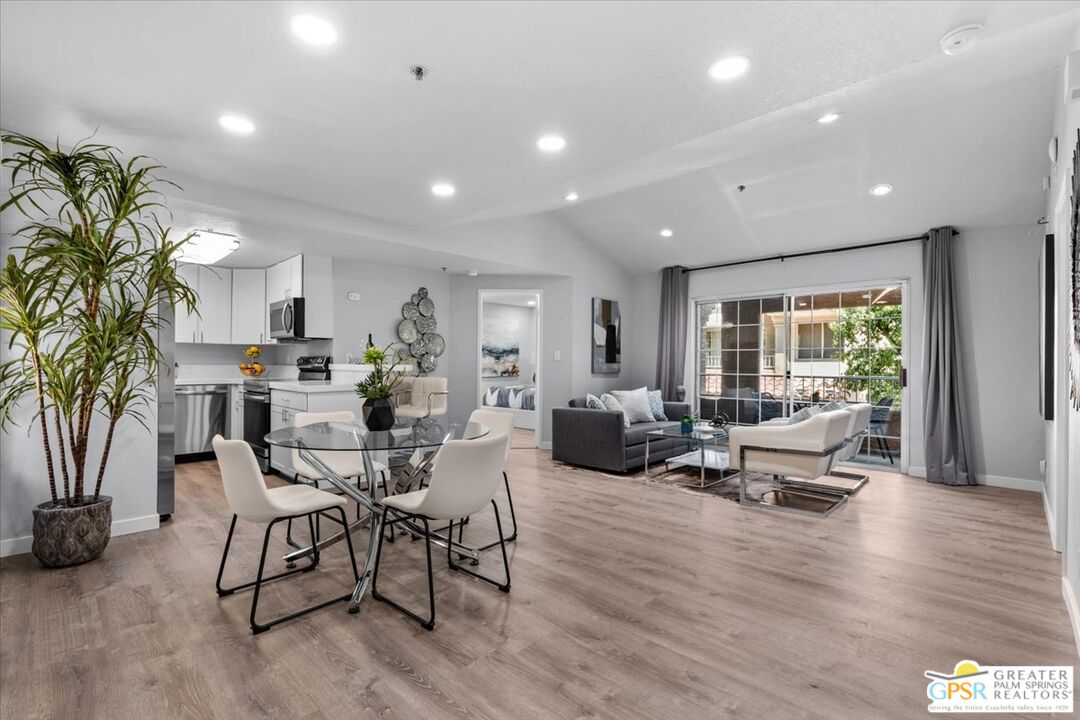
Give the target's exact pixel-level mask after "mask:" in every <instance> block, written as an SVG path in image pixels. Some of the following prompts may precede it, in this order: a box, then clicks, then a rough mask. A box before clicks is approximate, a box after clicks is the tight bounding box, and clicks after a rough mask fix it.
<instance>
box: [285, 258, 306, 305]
mask: <svg viewBox="0 0 1080 720" xmlns="http://www.w3.org/2000/svg"><path fill="white" fill-rule="evenodd" d="M283 264H284V265H285V266H286V267H288V268H289V287H288V297H291V298H294V297H304V289H305V288H304V256H303V255H296V256H294V257H291V258H289V259H288V260H286V261H285V262H284V263H283Z"/></svg>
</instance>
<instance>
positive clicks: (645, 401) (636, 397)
mask: <svg viewBox="0 0 1080 720" xmlns="http://www.w3.org/2000/svg"><path fill="white" fill-rule="evenodd" d="M611 394H612V395H614V396H615V399H616V400H618V401H619V403H620V404H621V405H622V407H623V412H625V413H626V417H627V419H628V420H629V421H630V422H632V423H640V422H652V421H653V419H654V418H653V413H652V409H651V408H650V407H649V389H648V388H644V387H640V388H638V389H637V390H612V391H611Z"/></svg>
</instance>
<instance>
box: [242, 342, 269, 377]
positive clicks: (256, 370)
mask: <svg viewBox="0 0 1080 720" xmlns="http://www.w3.org/2000/svg"><path fill="white" fill-rule="evenodd" d="M260 355H262V348H261V347H259V346H258V345H252V346H251V347H249V348H247V349H246V350H244V357H246V358H247V359H248V362H242V363H240V365H239V367H240V372H242V373H244V375H245V376H246V377H259V376H260V375H262V374H263V373H264V372H266V366H265V365H263V364H262V363H261V362H259V356H260Z"/></svg>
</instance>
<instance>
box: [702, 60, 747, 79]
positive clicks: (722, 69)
mask: <svg viewBox="0 0 1080 720" xmlns="http://www.w3.org/2000/svg"><path fill="white" fill-rule="evenodd" d="M749 69H750V58H747V57H743V56H742V55H735V56H733V57H727V58H724V59H723V60H717V61H716V62H714V63H713V64H712V65H710V66H709V77H711V78H712V79H713V80H734V79H735V78H737V77H739V76H740V75H745V74H746V71H747V70H749Z"/></svg>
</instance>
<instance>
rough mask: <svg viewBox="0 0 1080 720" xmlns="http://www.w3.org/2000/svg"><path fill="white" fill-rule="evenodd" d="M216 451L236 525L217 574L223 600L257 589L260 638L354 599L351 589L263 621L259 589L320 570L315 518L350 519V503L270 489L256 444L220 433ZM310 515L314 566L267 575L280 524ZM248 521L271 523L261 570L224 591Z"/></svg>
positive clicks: (302, 490) (308, 490) (254, 606)
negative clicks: (327, 514) (238, 534)
mask: <svg viewBox="0 0 1080 720" xmlns="http://www.w3.org/2000/svg"><path fill="white" fill-rule="evenodd" d="M213 444H214V453H215V454H216V455H217V462H218V468H219V469H220V471H221V482H222V485H223V486H224V489H225V499H226V500H227V501H228V503H229V507H230V509H231V510H232V513H233V516H232V522H231V523H230V524H229V535H228V537H227V538H226V540H225V549H224V551H223V552H222V554H221V565H220V567H219V568H218V574H217V582H216V588H217V594H218V596H219V597H224V596H226V595H232V594H233V593H235V592H236V591H238V590H244V589H246V588H250V587H254V588H255V592H254V594H253V595H252V597H251V615H250V618H249V620H250V623H251V632H252V633H253V634H256V635H257V634H259V633H261V632H263V631H265V630H269V629H270V628H271V627H273V626H275V625H278V624H280V623H283V622H286V621H287V620H292V619H293V618H297V617H300V616H301V615H306V614H307V613H310V612H314V611H315V610H321V609H322V608H324V607H328V606H330V605H333V604H334V603H339V602H344V601H346V600H350V599H351V598H352V590H353V587H354V586H352V585H351V586H350V587H349V592H348V593H346V594H345V595H341V596H340V597H335V598H332V599H330V600H327V601H325V602H321V603H319V604H317V605H312V606H310V607H306V608H304V609H303V610H299V611H297V612H294V613H290V614H288V615H284V616H282V617H279V618H276V619H274V620H271V621H269V622H259V621H258V620H257V618H256V611H257V610H258V607H259V591H260V590H261V589H262V586H263V584H264V583H268V582H271V581H273V580H279V579H281V578H285V577H288V576H290V575H295V574H296V573H304V572H308V571H310V570H314V569H315V567H316V566H317V565H318V564H319V559H320V552H319V549H318V546H317V545H315V523H314V520H313V519H312V518H313V516H314V515H315V514H316V513H320V512H324V511H329V510H336V511H337V512H338V513H339V514H340V516H341V522H342V523H343V524H344V523H346V520H345V509H344V508H345V504H346V500H345V498H343V497H340V496H338V495H334V494H333V493H328V492H325V491H323V490H319V489H317V488H313V487H311V486H310V485H285V486H283V487H276V488H267V487H266V482H265V481H264V480H263V475H262V472H261V471H260V470H259V465H258V462H257V461H256V460H255V453H253V452H252V450H251V446H250V445H248V444H247V443H246V442H244V441H243V440H226V439H225V438H223V437H221V436H220V435H216V436H215V437H214V440H213ZM303 517H306V518H307V521H308V530H309V531H310V532H311V542H312V545H313V546H314V552H313V553H312V556H311V562H310V563H309V564H307V565H305V566H303V567H300V568H295V569H292V570H286V571H285V572H281V573H278V574H276V575H271V576H270V577H264V576H263V573H264V571H265V569H266V551H267V548H268V547H269V545H270V531H271V530H273V528H274V525H276V524H277V523H279V522H281V521H282V520H292V519H296V518H303ZM237 520H244V521H246V522H251V523H259V524H262V523H266V532H265V534H264V535H263V544H262V552H261V553H260V555H259V571H258V573H257V574H256V576H255V579H254V580H252V581H251V582H246V583H242V584H240V585H235V586H233V587H229V588H226V587H222V585H221V578H222V576H223V575H224V574H225V562H226V560H227V559H228V557H229V549H230V548H231V547H232V540H233V532H234V531H235V530H236V521H237ZM345 542H346V544H347V547H348V549H349V562H350V563H351V564H352V571H353V581H354V583H358V582H360V572H359V570H357V567H356V557H355V555H353V546H352V537H351V536H350V535H349V534H348V533H345Z"/></svg>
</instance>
